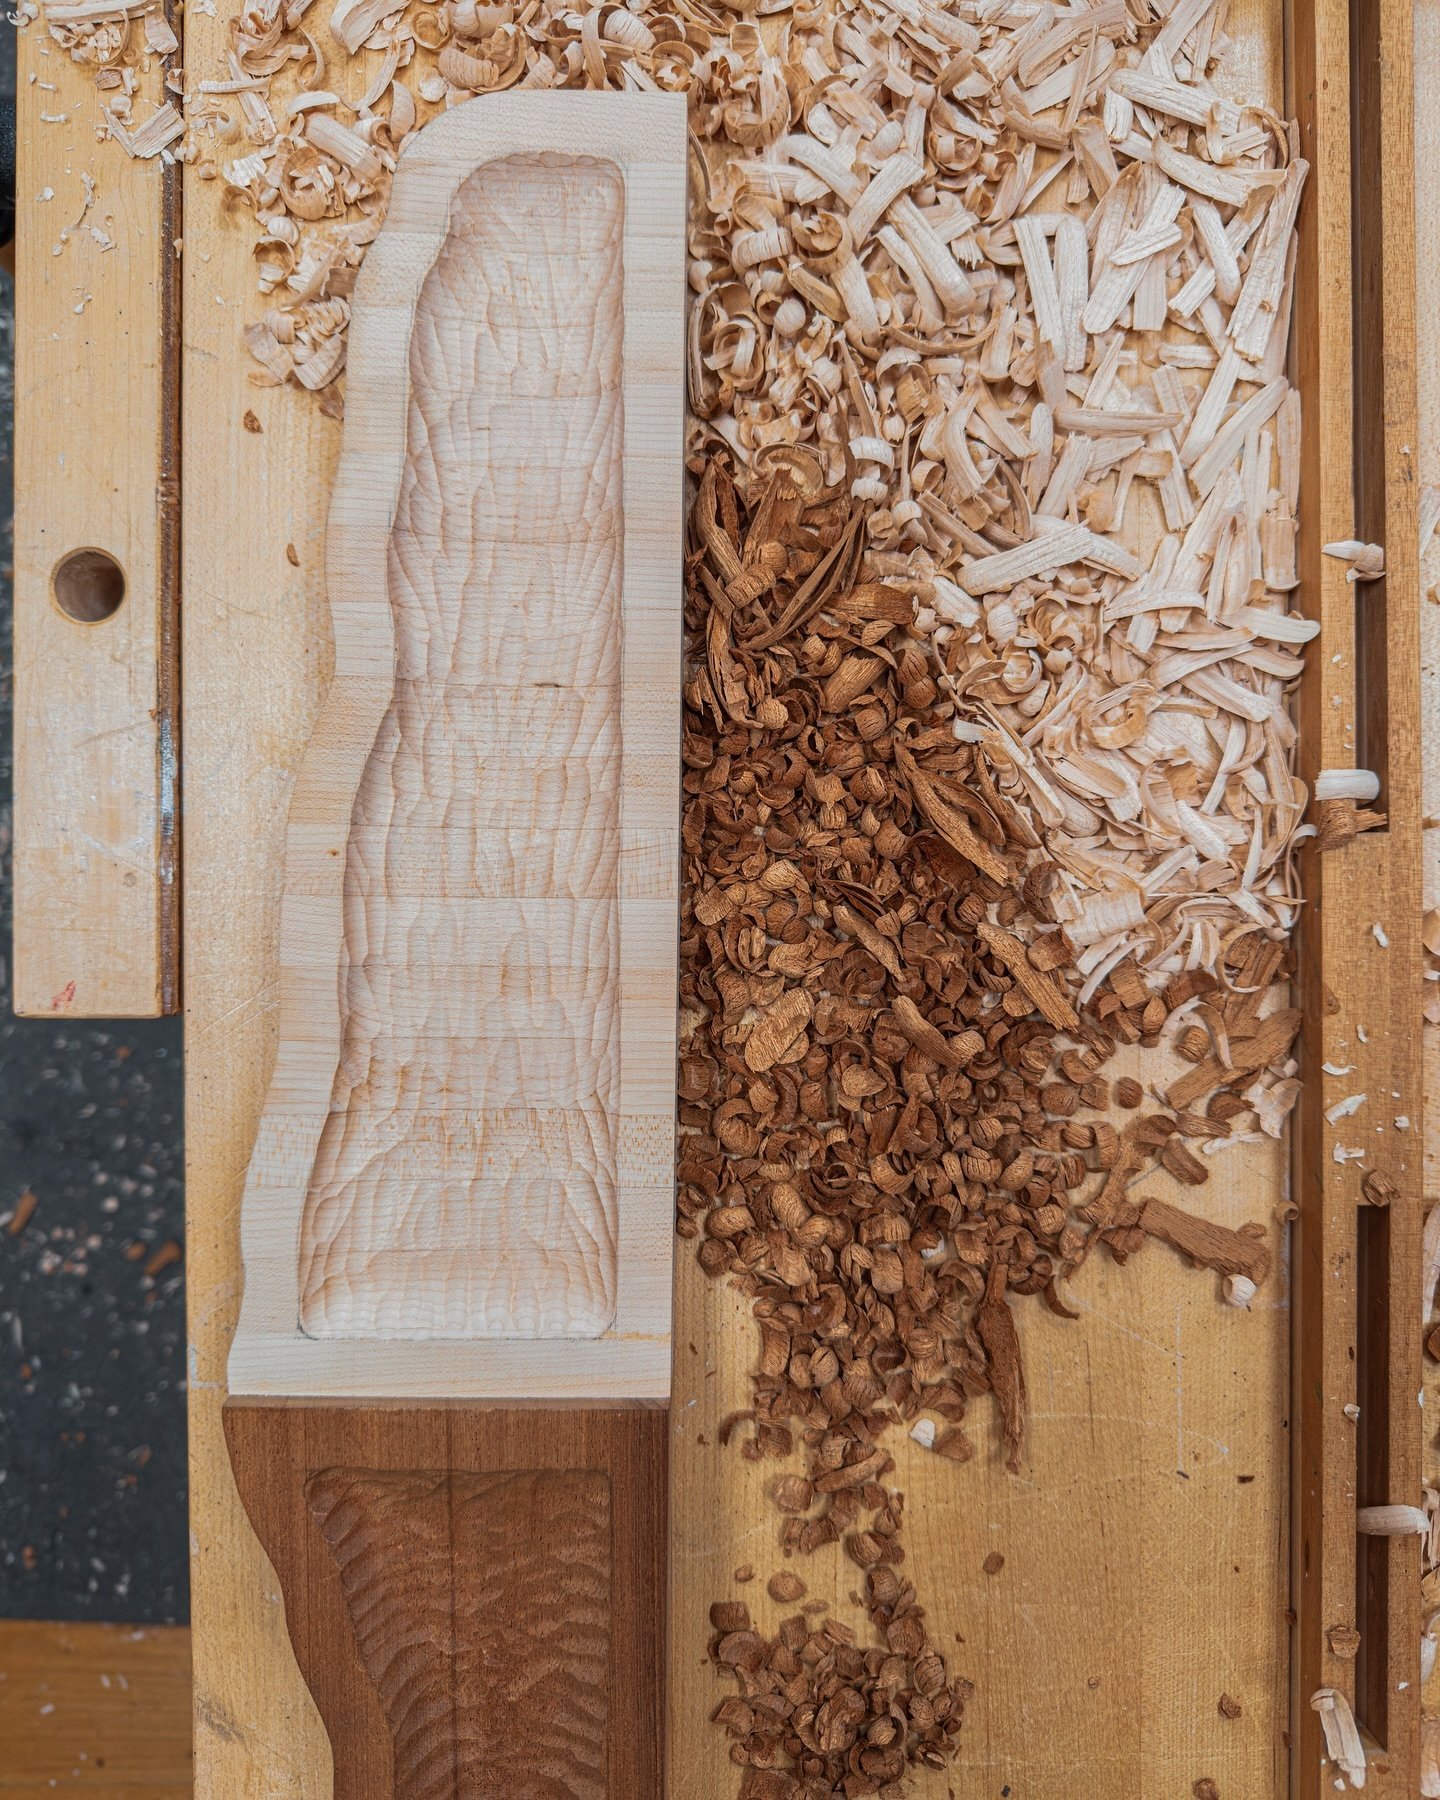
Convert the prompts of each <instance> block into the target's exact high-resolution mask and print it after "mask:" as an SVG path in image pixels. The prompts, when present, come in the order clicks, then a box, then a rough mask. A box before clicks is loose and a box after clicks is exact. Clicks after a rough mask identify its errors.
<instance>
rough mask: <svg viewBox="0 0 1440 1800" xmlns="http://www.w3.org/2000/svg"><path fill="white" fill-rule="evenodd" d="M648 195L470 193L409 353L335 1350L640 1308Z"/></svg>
mask: <svg viewBox="0 0 1440 1800" xmlns="http://www.w3.org/2000/svg"><path fill="white" fill-rule="evenodd" d="M624 205H625V196H624V186H623V182H622V179H621V176H620V173H619V170H618V169H617V168H616V167H615V165H614V164H613V163H610V162H608V161H603V160H598V159H595V158H591V157H584V156H562V155H553V154H535V155H513V156H509V157H506V158H504V159H502V160H500V161H496V162H492V163H488V164H484V165H482V166H481V167H480V168H479V169H477V170H476V172H475V173H474V175H472V176H471V177H470V178H469V179H468V180H467V181H466V182H465V183H464V184H463V185H462V186H461V187H460V188H459V190H458V191H457V193H456V196H455V201H454V205H453V208H452V212H451V220H450V233H449V236H448V237H447V239H446V241H445V244H444V246H443V248H442V249H441V252H440V254H439V257H438V258H437V260H436V262H435V265H434V267H433V268H432V269H431V271H430V273H429V275H428V276H427V277H426V280H425V283H424V287H423V289H422V291H421V295H420V299H419V302H418V305H417V309H416V315H415V325H414V331H413V334H412V337H411V340H410V346H409V375H410V381H409V391H410V401H409V416H408V435H407V445H406V463H405V471H404V477H403V481H402V486H401V492H400V497H399V503H398V506H397V509H396V515H395V520H394V525H393V528H392V531H391V535H390V540H389V562H388V584H389V591H390V599H391V607H392V611H393V614H394V622H395V636H396V667H395V690H394V695H393V698H392V701H391V704H390V706H389V709H388V711H387V712H386V715H385V718H384V720H383V723H382V724H381V727H380V730H379V733H378V735H377V738H376V742H375V744H374V747H373V749H372V751H371V753H370V757H369V761H368V763H367V765H366V768H365V772H364V775H363V778H362V780H361V784H360V787H359V790H358V793H357V797H356V801H355V806H354V809H353V813H352V817H351V825H350V836H349V845H348V852H347V863H346V873H345V915H344V944H343V948H342V957H341V969H340V980H341V1027H342V1049H341V1059H340V1065H339V1068H338V1070H337V1073H336V1078H335V1083H334V1088H333V1091H332V1095H331V1100H330V1110H329V1113H328V1116H327V1120H326V1124H325V1128H324V1132H323V1135H322V1138H321V1142H320V1146H319V1150H318V1153H317V1156H316V1161H315V1167H314V1170H313V1172H312V1174H311V1178H310V1184H309V1190H308V1194H307V1197H306V1204H305V1209H304V1217H303V1222H302V1227H301V1233H300V1264H301V1270H300V1273H301V1311H300V1317H301V1325H302V1328H303V1329H304V1330H305V1331H306V1332H307V1333H308V1334H309V1335H311V1336H314V1337H339V1338H367V1337H383V1338H434V1337H442V1338H451V1337H454V1338H491V1337H528V1336H534V1337H593V1336H599V1335H600V1334H602V1333H603V1332H604V1331H605V1330H606V1328H607V1326H608V1325H609V1324H610V1322H611V1320H612V1318H613V1316H614V1310H615V1289H616V1265H617V1245H616V1231H617V1223H616V1166H615V1144H614V1137H613V1114H614V1107H615V1105H616V1103H617V1102H618V1089H619V1017H620V1008H619V926H618V900H617V877H618V853H619V823H620V798H619V792H620V773H621V729H620V631H621V623H620V621H621V576H622V544H623V528H624V507H623V491H622V457H623V435H624V428H623V418H622V388H621V384H622V374H623V370H622V354H621V352H622V341H623V325H624V316H623V267H622V262H623V258H622V244H623V228H624Z"/></svg>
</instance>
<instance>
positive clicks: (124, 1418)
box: [0, 30, 189, 1623]
mask: <svg viewBox="0 0 1440 1800" xmlns="http://www.w3.org/2000/svg"><path fill="white" fill-rule="evenodd" d="M14 80H15V54H14V40H13V37H12V34H11V33H10V31H8V30H0V83H3V84H4V86H5V87H6V88H13V84H14ZM13 298H14V294H13V289H12V288H11V285H10V282H9V281H8V279H5V278H3V277H0V434H3V436H0V916H3V923H0V1617H5V1618H23V1619H42V1618H43V1619H110V1620H117V1621H122V1622H131V1621H133V1622H137V1623H167V1622H172V1621H177V1620H183V1619H184V1618H185V1617H186V1615H187V1612H188V1607H189V1597H188V1585H187V1556H188V1541H189V1539H188V1532H187V1524H186V1513H185V1297H184V1260H183V1245H184V1229H185V1221H184V1211H183V1187H182V1180H183V1137H182V1114H181V1081H182V1065H181V1055H180V1021H179V1020H178V1019H158V1020H144V1021H120V1022H115V1023H94V1022H74V1021H72V1022H69V1023H64V1024H60V1023H52V1022H51V1021H49V1020H37V1019H16V1018H14V1017H13V1016H12V1015H11V1012H10V982H9V976H10V892H11V886H10V851H11V806H10V770H11V754H10V744H11V730H10V719H11V694H12V680H11V673H12V671H11V661H10V607H11V569H12V563H13V553H12V544H13V537H12V531H11V497H12V480H11V452H10V421H11V419H12V418H13V397H14V359H13V349H14V316H13V308H12V303H13Z"/></svg>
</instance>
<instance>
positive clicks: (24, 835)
mask: <svg viewBox="0 0 1440 1800" xmlns="http://www.w3.org/2000/svg"><path fill="white" fill-rule="evenodd" d="M167 10H171V9H169V8H167ZM172 23H173V24H174V27H175V29H176V31H177V33H178V31H179V14H178V11H177V12H176V14H175V18H174V20H173V21H172ZM16 45H17V57H18V67H19V74H18V85H17V90H16V92H17V101H16V150H17V168H16V187H15V204H16V245H17V257H16V285H15V468H16V482H15V901H14V906H15V970H14V1006H15V1010H16V1012H17V1013H21V1014H31V1015H39V1016H54V1015H63V1016H69V1017H76V1018H116V1017H131V1018H140V1017H146V1016H151V1015H154V1014H157V1013H162V1012H173V1011H175V1009H176V1007H177V1006H178V1005H179V988H178V979H179V882H178V876H179V868H178V852H179V828H178V780H179V770H178V754H179V745H178V733H177V725H178V713H179V707H178V691H177V684H176V677H177V673H178V663H179V644H178V635H177V634H178V627H179V618H178V609H179V537H178V532H179V427H180V413H179V375H180V369H179V362H178V359H177V358H176V356H175V354H174V345H175V341H176V336H177V328H178V306H179V287H180V265H179V261H178V259H177V256H176V253H175V248H174V245H175V241H176V240H177V239H178V237H179V235H180V219H179V205H180V170H179V168H178V166H169V167H162V166H161V164H160V163H159V162H158V161H156V162H154V163H132V162H131V161H130V160H129V159H128V158H127V157H126V156H125V154H124V152H123V151H122V150H121V149H120V147H119V145H118V144H116V143H113V142H97V141H96V130H95V128H96V126H97V125H101V124H103V119H102V114H101V105H100V96H99V95H98V94H97V92H96V89H95V69H94V65H93V63H92V64H91V65H88V66H81V65H78V64H76V63H73V62H72V61H71V60H70V57H69V53H68V52H67V51H66V50H64V49H62V48H61V47H60V46H59V45H58V44H56V43H55V42H53V41H52V39H51V38H50V36H49V33H48V32H47V31H46V30H45V27H44V24H43V22H42V21H39V20H37V21H36V22H34V23H33V24H31V25H30V26H29V28H28V29H26V30H24V31H21V32H19V33H17V36H16ZM168 60H169V61H171V62H173V63H174V64H175V65H176V66H177V67H178V65H179V62H180V56H179V53H178V52H177V53H176V54H175V56H174V57H173V58H171V59H168ZM159 92H160V70H159V66H158V65H156V66H155V68H154V71H153V72H152V73H150V74H148V75H146V76H145V77H144V78H143V81H142V86H141V90H140V91H139V92H138V93H137V95H136V102H135V103H136V108H137V112H136V116H137V118H141V117H144V116H146V115H147V114H148V113H149V112H150V111H152V110H153V107H154V103H155V98H156V97H158V94H159ZM42 115H43V117H42ZM87 182H89V183H90V184H92V186H93V189H94V193H95V200H94V202H93V205H92V203H91V202H90V201H89V200H88V199H87V191H86V185H85V184H86V183H87ZM82 219H83V220H85V221H86V223H84V224H82V223H80V221H81V220H82ZM102 220H103V221H104V225H103V227H102V226H101V225H100V221H102ZM92 224H93V225H96V227H97V229H98V230H99V237H98V238H96V237H94V236H92V235H91V232H90V229H89V226H90V225H92ZM117 246H119V247H117ZM76 552H80V553H89V554H88V555H83V554H82V556H81V559H80V560H79V561H77V562H73V563H71V562H69V560H68V559H70V558H71V557H72V556H73V555H74V554H75V553H76ZM95 553H99V554H100V555H101V556H102V557H104V558H107V559H109V561H108V562H104V563H102V562H97V561H96V560H95ZM67 567H68V568H69V570H70V575H69V576H68V577H67V574H66V572H65V571H66V569H67ZM113 571H118V575H119V577H120V578H122V579H123V583H124V598H123V600H122V601H121V602H120V605H119V607H118V610H116V611H115V612H114V613H113V614H112V615H111V616H108V617H100V616H99V614H100V611H101V609H102V607H103V606H104V605H105V604H108V600H107V596H106V586H107V583H108V582H110V581H112V580H113V579H115V576H114V573H113ZM57 583H58V586H57ZM62 601H63V602H64V603H65V604H66V605H69V606H70V607H71V608H72V609H75V610H78V612H79V615H80V616H78V617H77V616H71V614H68V613H67V612H65V611H62V610H61V602H62Z"/></svg>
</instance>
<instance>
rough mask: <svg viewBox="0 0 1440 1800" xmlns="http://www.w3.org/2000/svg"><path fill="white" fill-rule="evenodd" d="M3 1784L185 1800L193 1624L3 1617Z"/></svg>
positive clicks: (105, 1798) (129, 1799)
mask: <svg viewBox="0 0 1440 1800" xmlns="http://www.w3.org/2000/svg"><path fill="white" fill-rule="evenodd" d="M0 1744H3V1745H4V1756H3V1759H0V1794H3V1795H4V1796H5V1800H40V1796H42V1795H43V1796H46V1797H47V1800H48V1796H50V1795H52V1794H54V1793H56V1792H59V1793H69V1792H75V1791H83V1792H85V1793H87V1794H90V1795H92V1796H93V1797H94V1800H185V1797H186V1796H188V1795H189V1793H190V1773H191V1770H190V1633H189V1632H188V1631H187V1630H185V1629H184V1628H183V1627H181V1626H162V1627H158V1628H156V1627H143V1628H142V1627H136V1626H131V1625H90V1624H50V1623H48V1622H36V1621H32V1620H28V1619H5V1620H0Z"/></svg>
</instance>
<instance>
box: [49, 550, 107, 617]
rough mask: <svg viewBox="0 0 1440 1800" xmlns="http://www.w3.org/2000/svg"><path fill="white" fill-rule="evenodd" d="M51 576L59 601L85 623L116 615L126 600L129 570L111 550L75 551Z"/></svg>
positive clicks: (62, 610) (62, 606)
mask: <svg viewBox="0 0 1440 1800" xmlns="http://www.w3.org/2000/svg"><path fill="white" fill-rule="evenodd" d="M50 579H51V582H52V584H53V586H54V589H55V604H56V605H57V606H58V607H59V608H60V610H61V612H63V613H64V614H65V615H66V617H67V618H71V619H78V620H79V622H80V623H81V624H82V625H98V624H100V623H101V622H102V621H103V620H105V619H111V618H114V616H115V614H116V613H117V612H119V610H120V607H121V605H122V603H123V602H124V599H125V571H124V570H123V569H122V568H121V567H120V565H119V563H118V562H116V560H115V558H114V557H113V556H111V555H110V553H109V552H108V551H107V550H72V551H71V552H70V554H69V555H68V556H62V557H61V559H60V561H59V562H58V563H56V565H55V573H54V574H53V575H52V576H51V578H50Z"/></svg>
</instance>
